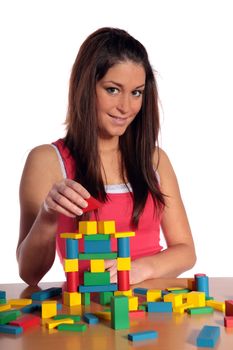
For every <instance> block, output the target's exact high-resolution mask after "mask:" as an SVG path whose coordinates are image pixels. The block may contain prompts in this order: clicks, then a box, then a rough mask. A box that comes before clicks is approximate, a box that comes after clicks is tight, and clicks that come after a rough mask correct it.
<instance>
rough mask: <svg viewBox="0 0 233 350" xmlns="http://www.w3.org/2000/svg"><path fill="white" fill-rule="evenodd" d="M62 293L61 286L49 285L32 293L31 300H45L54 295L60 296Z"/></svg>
mask: <svg viewBox="0 0 233 350" xmlns="http://www.w3.org/2000/svg"><path fill="white" fill-rule="evenodd" d="M61 294H62V288H60V287H51V288H48V289H44V290H41V291H39V292H35V293H32V295H31V298H32V300H40V301H42V300H46V299H50V298H52V297H55V296H60V295H61Z"/></svg>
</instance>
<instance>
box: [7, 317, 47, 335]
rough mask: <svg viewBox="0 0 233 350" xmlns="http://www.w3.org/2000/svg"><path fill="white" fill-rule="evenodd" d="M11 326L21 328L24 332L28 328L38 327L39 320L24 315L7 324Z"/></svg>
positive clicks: (38, 318)
mask: <svg viewBox="0 0 233 350" xmlns="http://www.w3.org/2000/svg"><path fill="white" fill-rule="evenodd" d="M9 324H10V325H11V326H18V327H22V328H23V330H24V331H26V329H28V328H30V327H34V326H40V324H41V318H40V317H38V316H35V315H24V316H22V317H20V318H18V319H17V320H15V321H11V322H9Z"/></svg>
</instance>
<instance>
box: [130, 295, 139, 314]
mask: <svg viewBox="0 0 233 350" xmlns="http://www.w3.org/2000/svg"><path fill="white" fill-rule="evenodd" d="M128 300H129V311H133V310H137V309H138V297H135V296H132V297H128Z"/></svg>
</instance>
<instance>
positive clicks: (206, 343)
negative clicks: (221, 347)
mask: <svg viewBox="0 0 233 350" xmlns="http://www.w3.org/2000/svg"><path fill="white" fill-rule="evenodd" d="M219 336H220V327H218V326H207V325H206V326H204V327H203V328H202V330H201V331H200V333H199V335H198V337H197V340H196V345H197V346H200V347H209V348H213V347H215V345H216V343H217V341H218V339H219Z"/></svg>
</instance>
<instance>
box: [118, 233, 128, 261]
mask: <svg viewBox="0 0 233 350" xmlns="http://www.w3.org/2000/svg"><path fill="white" fill-rule="evenodd" d="M117 252H118V257H120V258H127V257H130V244H129V237H123V238H118V239H117Z"/></svg>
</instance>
